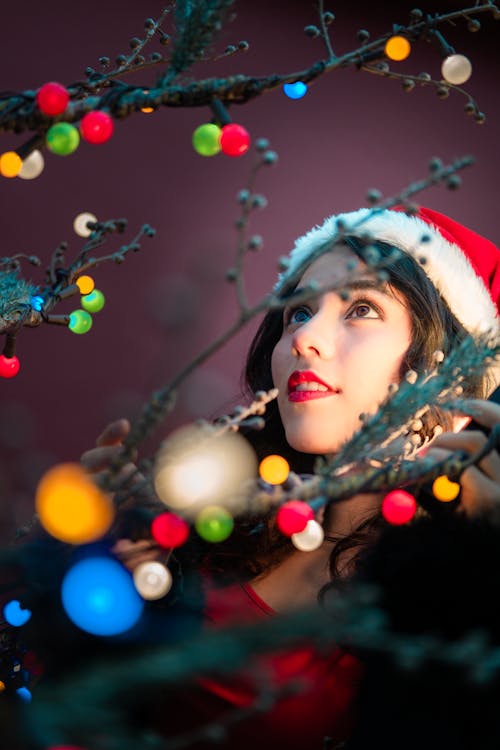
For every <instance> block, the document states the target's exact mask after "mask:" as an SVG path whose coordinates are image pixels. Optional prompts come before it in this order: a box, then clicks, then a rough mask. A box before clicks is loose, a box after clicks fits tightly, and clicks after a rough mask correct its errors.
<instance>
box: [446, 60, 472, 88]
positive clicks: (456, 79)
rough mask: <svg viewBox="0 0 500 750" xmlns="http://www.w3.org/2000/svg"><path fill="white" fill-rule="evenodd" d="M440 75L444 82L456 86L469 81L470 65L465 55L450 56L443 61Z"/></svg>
mask: <svg viewBox="0 0 500 750" xmlns="http://www.w3.org/2000/svg"><path fill="white" fill-rule="evenodd" d="M441 73H442V76H443V78H444V80H445V81H447V82H448V83H452V84H454V85H455V86H458V85H459V84H461V83H465V82H466V81H468V80H469V78H470V77H471V75H472V65H471V62H470V60H469V59H468V58H467V57H465V55H450V56H449V57H447V58H446V60H443V64H442V65H441Z"/></svg>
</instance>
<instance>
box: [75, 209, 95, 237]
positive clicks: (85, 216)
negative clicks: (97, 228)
mask: <svg viewBox="0 0 500 750" xmlns="http://www.w3.org/2000/svg"><path fill="white" fill-rule="evenodd" d="M89 221H97V217H96V216H94V214H90V213H88V212H87V211H85V212H84V213H81V214H78V216H76V217H75V220H74V222H73V229H74V230H75V232H76V234H77V235H78V236H79V237H89V236H90V235H91V234H92V229H89V228H88V226H87V222H89Z"/></svg>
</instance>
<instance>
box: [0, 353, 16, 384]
mask: <svg viewBox="0 0 500 750" xmlns="http://www.w3.org/2000/svg"><path fill="white" fill-rule="evenodd" d="M20 367H21V363H20V362H19V360H18V358H17V357H6V356H5V354H0V378H14V377H15V376H16V375H17V373H18V372H19V368H20Z"/></svg>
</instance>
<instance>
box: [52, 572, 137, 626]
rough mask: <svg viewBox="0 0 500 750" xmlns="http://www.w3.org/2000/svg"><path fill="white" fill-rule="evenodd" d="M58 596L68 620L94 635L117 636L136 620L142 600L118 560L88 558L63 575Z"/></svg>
mask: <svg viewBox="0 0 500 750" xmlns="http://www.w3.org/2000/svg"><path fill="white" fill-rule="evenodd" d="M61 596H62V603H63V607H64V609H65V611H66V614H67V615H68V617H69V619H70V620H71V621H72V622H73V623H74V624H75V625H77V627H79V628H80V629H81V630H85V631H86V632H87V633H92V634H93V635H119V634H120V633H124V632H125V631H127V630H130V628H132V627H133V626H134V625H135V624H136V623H137V621H138V620H139V618H140V616H141V614H142V611H143V608H144V601H143V600H142V599H141V597H140V596H139V594H138V593H137V589H136V588H135V586H134V583H133V579H132V576H131V575H130V573H129V572H128V571H127V570H126V569H125V568H124V567H123V566H122V565H120V563H119V562H118V561H117V560H114V559H112V558H109V557H90V558H86V559H84V560H80V561H79V562H77V563H75V565H73V567H72V568H70V570H69V571H68V572H67V573H66V575H65V577H64V580H63V583H62V588H61Z"/></svg>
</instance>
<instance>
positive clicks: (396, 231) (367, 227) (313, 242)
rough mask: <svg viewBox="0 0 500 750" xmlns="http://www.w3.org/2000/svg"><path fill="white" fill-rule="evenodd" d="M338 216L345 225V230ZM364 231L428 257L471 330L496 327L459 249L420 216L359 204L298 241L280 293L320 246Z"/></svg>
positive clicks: (431, 274)
mask: <svg viewBox="0 0 500 750" xmlns="http://www.w3.org/2000/svg"><path fill="white" fill-rule="evenodd" d="M339 220H340V221H341V222H342V225H343V226H342V228H341V231H339V228H338V222H339ZM366 234H369V235H371V236H372V237H373V239H374V240H380V241H382V242H387V243H388V244H390V245H393V246H395V247H397V248H399V249H400V250H402V251H403V252H405V253H407V254H408V255H410V256H411V257H412V258H414V259H415V260H417V261H418V260H419V258H425V259H426V260H425V263H424V264H422V265H421V266H420V267H421V268H422V270H423V271H424V273H425V274H426V275H427V277H428V278H429V279H430V280H431V281H432V283H433V284H434V286H435V287H436V289H437V290H438V292H439V293H440V294H441V296H442V297H443V299H444V300H445V301H446V302H447V304H448V306H449V308H450V310H451V311H452V313H453V314H454V315H455V317H456V318H457V319H458V320H459V321H460V323H462V325H463V326H464V328H465V329H466V330H467V331H469V333H484V332H487V331H498V327H499V322H498V317H497V310H496V306H495V304H494V302H493V300H492V298H491V296H490V293H489V291H488V289H487V288H486V286H485V284H484V282H483V281H482V279H481V278H479V276H477V274H476V272H475V270H474V269H473V267H472V265H471V264H470V262H469V260H468V259H467V257H466V256H465V254H464V253H463V252H462V250H461V249H460V247H459V246H458V245H456V244H454V243H451V242H449V241H448V240H446V239H445V238H444V237H443V236H442V235H441V234H440V233H439V231H438V230H437V229H435V228H434V227H433V226H431V225H429V224H428V223H427V222H425V221H423V220H422V219H421V218H419V217H418V216H409V215H407V214H406V213H404V212H403V211H391V210H387V209H383V210H380V209H370V208H361V209H359V210H358V211H352V212H349V213H344V214H338V215H336V216H330V217H329V218H328V219H326V220H325V222H324V223H323V224H322V225H321V226H319V227H315V228H313V229H311V230H310V231H309V232H307V233H306V234H305V235H303V236H302V237H299V239H298V240H297V241H296V242H295V246H294V248H293V250H292V251H291V253H290V255H289V256H288V259H289V266H288V267H287V269H286V271H285V272H284V273H282V274H281V275H280V277H279V279H278V283H277V285H276V291H277V292H278V293H279V292H281V291H282V290H283V289H284V288H285V287H286V285H287V282H288V280H289V279H290V277H291V276H292V274H294V272H295V271H296V270H297V269H298V268H299V266H301V264H302V263H304V262H305V261H306V260H307V258H308V257H309V256H310V255H311V254H312V253H314V252H315V251H317V250H319V249H320V248H321V246H322V245H328V246H330V247H331V245H332V243H334V241H335V240H337V239H340V238H341V237H342V235H351V236H355V237H356V236H357V237H361V236H363V235H366ZM422 238H424V240H422ZM325 249H326V248H325Z"/></svg>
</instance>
